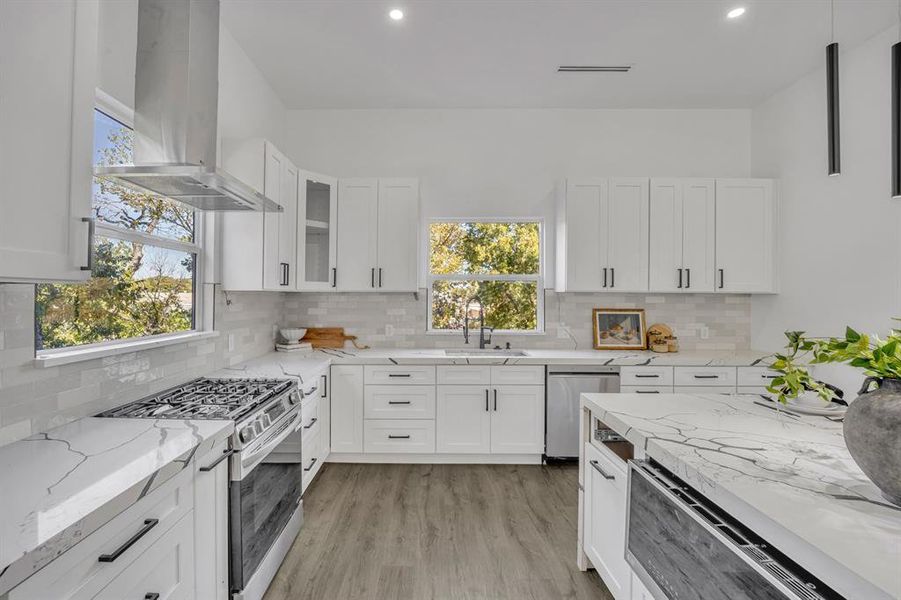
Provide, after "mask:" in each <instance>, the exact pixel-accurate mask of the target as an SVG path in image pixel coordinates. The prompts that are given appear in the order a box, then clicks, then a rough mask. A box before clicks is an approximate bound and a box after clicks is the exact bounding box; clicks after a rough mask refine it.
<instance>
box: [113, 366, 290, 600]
mask: <svg viewBox="0 0 901 600" xmlns="http://www.w3.org/2000/svg"><path fill="white" fill-rule="evenodd" d="M301 396H302V393H301V391H300V390H298V388H297V383H296V382H294V381H292V380H286V379H205V378H201V379H195V380H194V381H191V382H188V383H186V384H184V385H182V386H178V387H174V388H171V389H168V390H166V391H163V392H160V393H158V394H154V395H152V396H148V397H147V398H143V399H141V400H138V401H136V402H132V403H130V404H126V405H124V406H120V407H118V408H115V409H113V410H109V411H106V412H104V413H101V414H100V415H97V416H99V417H120V418H148V419H224V420H230V421H233V422H234V423H235V433H234V435H233V436H232V439H231V440H230V449H229V452H228V455H229V457H230V458H229V461H230V465H229V472H230V478H229V479H230V483H229V555H230V564H229V581H230V587H231V591H232V600H258V599H260V598H262V597H263V594H264V593H265V592H266V588H268V587H269V583H270V582H271V581H272V578H273V577H274V576H275V572H276V571H277V570H278V567H279V565H280V564H281V562H282V560H283V559H284V557H285V555H286V554H287V552H288V549H289V548H290V547H291V544H292V543H293V541H294V538H295V537H297V533H298V532H299V531H300V526H301V524H302V523H303V502H302V498H301V485H302V482H303V465H302V457H301V455H300V452H298V451H296V450H294V454H296V461H295V460H291V459H288V460H287V461H286V459H285V457H286V455H288V453H284V452H280V453H279V459H278V461H277V462H276V461H267V457H268V456H269V455H270V454H271V453H272V452H273V451H274V450H276V448H277V447H278V446H279V445H280V444H282V442H283V441H284V440H285V439H286V438H287V437H288V436H290V435H291V434H292V433H294V432H295V431H296V430H297V429H298V428H299V426H300V401H301Z"/></svg>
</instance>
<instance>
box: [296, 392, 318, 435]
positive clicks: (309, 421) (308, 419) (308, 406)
mask: <svg viewBox="0 0 901 600" xmlns="http://www.w3.org/2000/svg"><path fill="white" fill-rule="evenodd" d="M318 422H319V398H318V397H315V398H307V399H306V400H304V403H303V404H302V405H301V406H300V427H301V428H302V429H303V430H304V431H305V432H306V431H309V430H310V428H312V427H313V426H314V425H315V424H316V423H318Z"/></svg>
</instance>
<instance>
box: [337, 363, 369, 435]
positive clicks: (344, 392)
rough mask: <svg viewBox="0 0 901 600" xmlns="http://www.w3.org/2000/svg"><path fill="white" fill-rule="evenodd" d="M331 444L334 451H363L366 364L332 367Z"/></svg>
mask: <svg viewBox="0 0 901 600" xmlns="http://www.w3.org/2000/svg"><path fill="white" fill-rule="evenodd" d="M331 375H332V376H331V380H332V381H331V384H332V386H331V389H330V390H329V395H330V397H331V445H332V451H333V452H362V451H363V367H362V366H360V365H335V366H333V367H332V370H331Z"/></svg>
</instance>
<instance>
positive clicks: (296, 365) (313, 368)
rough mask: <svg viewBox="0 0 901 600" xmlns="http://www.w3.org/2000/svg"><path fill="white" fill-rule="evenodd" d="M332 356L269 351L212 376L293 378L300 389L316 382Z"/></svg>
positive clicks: (319, 353)
mask: <svg viewBox="0 0 901 600" xmlns="http://www.w3.org/2000/svg"><path fill="white" fill-rule="evenodd" d="M331 363H332V357H331V356H329V355H328V354H325V353H324V352H318V351H317V352H313V353H312V354H311V355H310V356H303V355H302V354H299V353H297V352H270V353H269V354H264V355H263V356H260V357H258V358H254V359H253V360H248V361H246V362H243V363H240V364H238V365H235V366H233V367H226V368H225V369H220V370H218V371H216V372H215V373H212V374H211V375H210V377H214V378H228V379H231V378H241V377H255V378H267V379H268V378H276V379H295V380H297V384H298V385H299V386H300V388H301V389H306V388H307V386H308V385H309V384H317V385H318V378H319V375H320V374H321V373H322V372H323V371H325V370H327V369H328V367H329V365H330V364H331Z"/></svg>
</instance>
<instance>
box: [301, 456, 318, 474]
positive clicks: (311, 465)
mask: <svg viewBox="0 0 901 600" xmlns="http://www.w3.org/2000/svg"><path fill="white" fill-rule="evenodd" d="M315 464H316V459H315V458H314V459H313V460H311V461H310V466H309V467H304V468H303V470H304V471H312V470H313V465H315Z"/></svg>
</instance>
